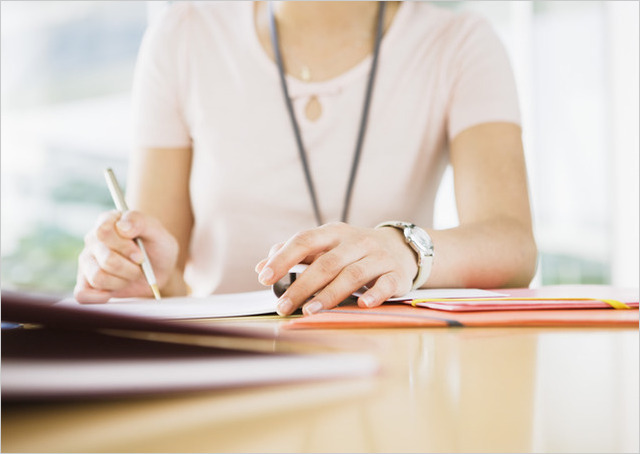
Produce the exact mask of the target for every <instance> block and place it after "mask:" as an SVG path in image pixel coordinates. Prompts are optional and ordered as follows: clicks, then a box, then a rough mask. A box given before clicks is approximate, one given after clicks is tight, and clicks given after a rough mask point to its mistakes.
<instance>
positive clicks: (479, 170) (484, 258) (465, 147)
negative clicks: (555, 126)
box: [256, 123, 536, 314]
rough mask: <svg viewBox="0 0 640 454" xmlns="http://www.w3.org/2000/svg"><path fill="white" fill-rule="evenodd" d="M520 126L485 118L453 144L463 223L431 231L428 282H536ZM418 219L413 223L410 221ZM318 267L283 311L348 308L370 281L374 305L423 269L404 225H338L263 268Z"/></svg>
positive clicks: (301, 240)
mask: <svg viewBox="0 0 640 454" xmlns="http://www.w3.org/2000/svg"><path fill="white" fill-rule="evenodd" d="M520 135H521V133H520V127H519V126H517V125H515V124H511V123H485V124H481V125H477V126H474V127H470V128H468V129H466V130H464V131H463V132H461V133H460V134H458V135H457V136H456V137H455V138H454V140H453V141H452V144H451V162H452V166H453V169H454V177H455V192H456V199H457V203H458V214H459V220H460V225H459V226H458V227H456V228H452V229H449V230H442V231H436V230H431V231H429V233H430V235H431V236H432V239H433V243H434V247H435V258H434V262H433V267H432V272H431V275H430V276H429V278H428V280H427V282H426V283H425V284H424V286H425V287H481V288H492V287H505V286H526V285H528V283H529V281H530V280H531V278H532V276H533V273H534V271H535V265H536V246H535V241H534V239H533V234H532V228H531V213H530V207H529V197H528V190H527V182H526V181H527V179H526V170H525V164H524V153H523V150H522V140H521V137H520ZM403 220H404V221H411V219H403ZM303 261H304V262H307V263H311V265H310V266H309V268H307V270H306V271H305V273H304V274H303V275H301V276H300V277H299V278H298V279H297V280H296V281H295V282H294V283H293V284H292V285H291V286H290V287H289V289H288V290H287V291H286V292H285V294H284V295H283V296H282V297H281V301H280V303H279V306H278V312H279V313H281V314H289V313H291V312H293V311H294V310H295V309H296V308H297V307H299V306H300V305H302V304H305V301H306V300H307V299H308V298H309V297H310V296H312V295H313V294H315V293H316V292H317V294H316V295H315V296H314V298H312V299H311V300H310V301H309V302H308V303H306V304H305V305H304V309H305V313H313V312H317V311H319V310H322V309H326V308H331V307H334V306H335V305H337V304H339V303H340V302H341V301H342V300H343V299H345V298H346V297H347V296H348V295H349V294H350V293H352V292H353V291H355V290H357V289H358V288H360V287H361V286H363V285H365V284H370V283H372V282H373V285H372V286H371V287H370V289H369V290H368V291H367V292H366V293H364V294H363V295H362V296H361V297H360V298H359V299H358V304H360V305H362V306H367V307H372V306H377V305H379V304H382V302H384V301H385V300H386V299H387V298H389V297H391V296H395V295H400V294H403V293H406V292H407V291H408V290H409V289H410V287H411V283H412V281H413V279H414V277H415V275H416V271H417V263H416V257H415V254H414V252H413V250H411V249H410V247H409V246H408V245H407V244H406V243H405V241H404V238H403V236H402V234H401V233H400V232H399V231H398V230H397V229H395V228H390V227H385V228H380V229H373V228H370V229H362V228H357V227H353V226H349V225H346V224H340V223H338V224H328V225H325V226H322V227H319V228H317V229H312V230H309V231H305V232H300V233H298V234H297V235H295V236H294V237H293V238H291V239H289V240H288V241H287V242H286V243H284V244H283V245H278V246H277V247H275V248H273V253H272V254H271V255H270V257H269V258H267V259H265V260H263V261H262V262H260V263H259V264H258V266H257V268H256V271H258V272H259V273H260V275H259V279H260V281H261V282H262V283H263V284H265V285H271V284H273V283H275V282H277V281H278V280H279V279H280V278H282V277H283V276H284V275H285V274H286V273H287V271H288V270H289V269H290V268H291V267H292V266H293V265H295V264H297V263H300V262H303Z"/></svg>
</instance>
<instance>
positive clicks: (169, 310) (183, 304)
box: [57, 290, 278, 320]
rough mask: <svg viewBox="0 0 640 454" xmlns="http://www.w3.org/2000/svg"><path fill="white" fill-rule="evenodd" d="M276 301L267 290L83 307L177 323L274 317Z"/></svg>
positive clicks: (70, 303) (128, 300)
mask: <svg viewBox="0 0 640 454" xmlns="http://www.w3.org/2000/svg"><path fill="white" fill-rule="evenodd" d="M277 299H278V298H277V297H276V296H275V294H274V293H273V292H272V291H271V290H264V291H258V292H247V293H229V294H220V295H210V296H206V297H169V298H162V299H161V300H155V299H153V298H123V299H114V300H111V301H109V302H108V303H104V304H83V305H82V306H83V308H84V310H87V311H94V312H96V313H112V314H125V315H139V316H144V317H153V318H160V319H174V320H178V319H191V318H219V317H240V316H245V315H259V314H273V313H275V312H276V302H277ZM57 304H58V305H66V306H71V307H73V306H78V305H80V303H78V302H76V301H75V300H73V299H66V300H63V301H61V302H59V303H57Z"/></svg>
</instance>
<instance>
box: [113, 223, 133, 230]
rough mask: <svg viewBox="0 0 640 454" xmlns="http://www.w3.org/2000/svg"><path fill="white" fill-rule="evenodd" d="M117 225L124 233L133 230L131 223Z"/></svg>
mask: <svg viewBox="0 0 640 454" xmlns="http://www.w3.org/2000/svg"><path fill="white" fill-rule="evenodd" d="M116 225H117V226H118V229H120V230H122V231H123V232H128V231H129V230H131V228H132V225H131V223H130V222H129V221H118V222H117V223H116Z"/></svg>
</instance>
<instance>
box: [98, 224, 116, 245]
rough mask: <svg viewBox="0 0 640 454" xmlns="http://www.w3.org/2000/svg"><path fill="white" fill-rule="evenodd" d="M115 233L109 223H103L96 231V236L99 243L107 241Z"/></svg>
mask: <svg viewBox="0 0 640 454" xmlns="http://www.w3.org/2000/svg"><path fill="white" fill-rule="evenodd" d="M112 232H113V226H112V225H111V224H109V223H106V222H105V223H102V224H100V225H99V226H98V228H97V229H96V231H95V236H96V238H97V239H98V240H99V241H106V240H107V239H108V238H109V237H110V236H111V233H112Z"/></svg>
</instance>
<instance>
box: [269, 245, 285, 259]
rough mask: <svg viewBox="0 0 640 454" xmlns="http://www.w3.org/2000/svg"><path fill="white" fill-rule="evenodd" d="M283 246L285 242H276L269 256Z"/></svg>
mask: <svg viewBox="0 0 640 454" xmlns="http://www.w3.org/2000/svg"><path fill="white" fill-rule="evenodd" d="M282 246H284V243H276V244H274V245H273V246H271V249H269V255H268V256H267V257H271V256H272V255H273V254H275V253H276V252H278V251H279V250H280V249H282Z"/></svg>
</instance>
